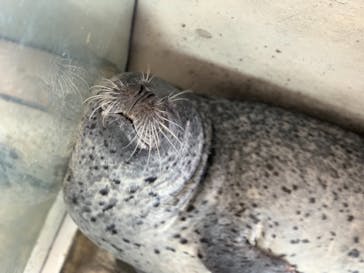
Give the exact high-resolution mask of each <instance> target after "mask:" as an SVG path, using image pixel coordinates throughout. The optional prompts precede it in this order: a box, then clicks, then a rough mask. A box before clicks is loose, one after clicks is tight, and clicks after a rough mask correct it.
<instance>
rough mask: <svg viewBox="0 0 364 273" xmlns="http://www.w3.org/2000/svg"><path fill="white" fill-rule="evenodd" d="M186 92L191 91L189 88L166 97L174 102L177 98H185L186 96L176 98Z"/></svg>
mask: <svg viewBox="0 0 364 273" xmlns="http://www.w3.org/2000/svg"><path fill="white" fill-rule="evenodd" d="M186 93H192V91H191V90H184V91H181V92H178V93H176V94H171V95H168V96H167V99H168V100H170V101H172V102H175V101H177V100H187V99H186V98H178V97H179V96H181V95H183V94H186ZM177 98H178V99H177Z"/></svg>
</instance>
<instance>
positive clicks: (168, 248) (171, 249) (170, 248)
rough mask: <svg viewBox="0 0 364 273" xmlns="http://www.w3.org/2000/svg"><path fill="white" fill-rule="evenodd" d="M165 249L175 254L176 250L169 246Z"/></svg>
mask: <svg viewBox="0 0 364 273" xmlns="http://www.w3.org/2000/svg"><path fill="white" fill-rule="evenodd" d="M166 249H167V250H169V251H172V252H176V250H175V249H174V248H173V247H170V246H166Z"/></svg>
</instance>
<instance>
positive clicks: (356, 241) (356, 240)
mask: <svg viewBox="0 0 364 273" xmlns="http://www.w3.org/2000/svg"><path fill="white" fill-rule="evenodd" d="M353 241H354V243H356V244H357V243H359V237H358V236H355V237H354V238H353Z"/></svg>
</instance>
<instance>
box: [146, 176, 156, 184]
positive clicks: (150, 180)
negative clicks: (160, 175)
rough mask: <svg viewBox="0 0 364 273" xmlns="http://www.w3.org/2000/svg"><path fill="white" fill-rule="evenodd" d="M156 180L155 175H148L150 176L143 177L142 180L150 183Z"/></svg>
mask: <svg viewBox="0 0 364 273" xmlns="http://www.w3.org/2000/svg"><path fill="white" fill-rule="evenodd" d="M156 180H157V177H155V176H150V177H147V178H145V179H144V181H145V182H146V183H149V184H152V183H153V182H154V181H156Z"/></svg>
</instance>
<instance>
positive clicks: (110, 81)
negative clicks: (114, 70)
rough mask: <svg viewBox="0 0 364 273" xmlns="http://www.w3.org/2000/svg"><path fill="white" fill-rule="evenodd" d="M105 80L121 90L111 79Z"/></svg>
mask: <svg viewBox="0 0 364 273" xmlns="http://www.w3.org/2000/svg"><path fill="white" fill-rule="evenodd" d="M103 80H104V81H106V82H109V83H111V85H112V86H113V87H114V88H119V86H117V84H116V83H115V82H114V81H112V80H110V79H108V78H104V79H103Z"/></svg>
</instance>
